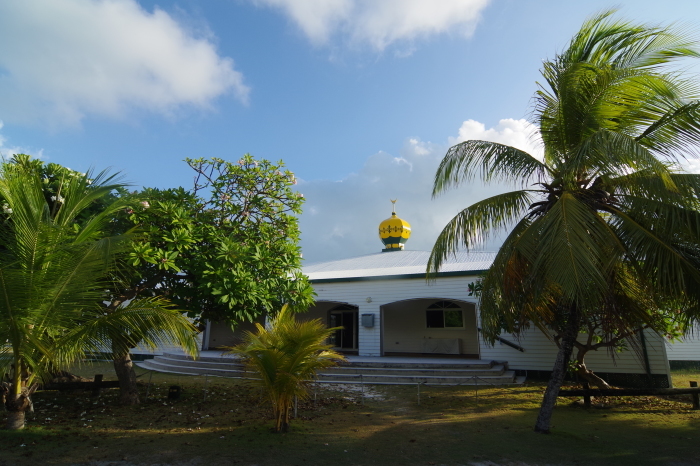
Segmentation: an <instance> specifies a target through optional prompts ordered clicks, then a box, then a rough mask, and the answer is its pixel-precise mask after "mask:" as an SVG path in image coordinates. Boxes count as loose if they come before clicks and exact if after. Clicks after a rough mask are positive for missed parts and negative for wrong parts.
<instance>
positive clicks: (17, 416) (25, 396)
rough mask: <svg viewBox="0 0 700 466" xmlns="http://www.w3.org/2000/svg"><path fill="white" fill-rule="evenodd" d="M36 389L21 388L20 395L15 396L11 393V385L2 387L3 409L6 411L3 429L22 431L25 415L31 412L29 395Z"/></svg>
mask: <svg viewBox="0 0 700 466" xmlns="http://www.w3.org/2000/svg"><path fill="white" fill-rule="evenodd" d="M34 390H36V387H32V388H31V389H27V388H26V387H22V393H20V394H19V395H15V394H13V393H12V385H10V384H7V386H6V387H4V398H5V400H4V401H5V409H6V410H7V422H6V424H5V428H6V429H8V430H19V429H24V421H25V413H26V412H27V411H33V408H32V400H31V395H32V393H34Z"/></svg>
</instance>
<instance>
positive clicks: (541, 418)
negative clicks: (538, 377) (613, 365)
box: [535, 304, 580, 434]
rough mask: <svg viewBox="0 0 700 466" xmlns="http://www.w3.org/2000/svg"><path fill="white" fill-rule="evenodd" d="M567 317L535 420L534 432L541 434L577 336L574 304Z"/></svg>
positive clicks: (544, 429)
mask: <svg viewBox="0 0 700 466" xmlns="http://www.w3.org/2000/svg"><path fill="white" fill-rule="evenodd" d="M567 317H568V319H567V322H566V329H565V331H564V334H563V335H562V339H561V342H560V344H559V351H558V352H557V359H556V360H555V361H554V368H553V369H552V375H551V377H550V379H549V383H548V384H547V389H546V390H545V392H544V397H543V398H542V405H541V406H540V412H539V414H538V415H537V422H536V423H535V432H538V433H541V434H548V433H549V429H550V423H551V420H552V414H554V405H555V404H556V402H557V396H558V395H559V389H560V388H561V384H562V382H563V381H564V376H565V375H566V370H567V365H568V363H569V359H571V353H572V352H573V350H574V341H575V340H576V337H578V331H579V327H580V319H579V311H578V308H577V307H576V305H575V304H573V305H571V307H570V308H569V315H568V316H567Z"/></svg>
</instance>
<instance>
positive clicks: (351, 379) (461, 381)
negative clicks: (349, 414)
mask: <svg viewBox="0 0 700 466" xmlns="http://www.w3.org/2000/svg"><path fill="white" fill-rule="evenodd" d="M318 381H319V382H335V383H366V384H382V385H383V384H392V383H393V384H417V383H422V384H427V385H484V386H487V385H504V384H513V383H515V372H514V371H507V372H505V373H503V374H502V375H495V376H445V375H439V374H437V375H429V376H410V375H405V376H396V375H380V374H374V375H364V374H362V377H360V375H355V374H347V375H345V376H343V375H340V374H326V373H320V374H318Z"/></svg>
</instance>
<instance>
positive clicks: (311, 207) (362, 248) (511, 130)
mask: <svg viewBox="0 0 700 466" xmlns="http://www.w3.org/2000/svg"><path fill="white" fill-rule="evenodd" d="M532 129H533V128H532V126H531V125H530V124H529V123H527V122H526V121H525V120H510V119H509V120H501V121H500V122H499V124H498V125H496V126H495V127H494V128H488V129H487V128H486V127H485V126H484V125H483V124H481V123H479V122H476V121H473V120H468V121H465V122H464V123H463V124H462V126H461V128H460V130H459V133H458V136H456V137H454V138H449V140H448V143H449V144H450V145H452V144H456V143H458V142H461V141H463V140H466V138H469V139H486V140H491V141H494V142H500V143H504V144H509V145H515V146H517V147H519V148H521V149H523V150H532V151H536V150H537V143H536V141H537V137H536V136H532ZM532 141H534V142H532ZM447 149H448V145H447V144H433V143H429V142H422V141H420V140H419V139H416V138H411V139H408V140H407V141H406V144H405V145H404V147H403V149H402V150H401V153H400V155H399V156H393V155H390V154H387V153H386V152H379V153H377V154H374V155H372V156H371V157H369V158H368V159H367V161H366V162H365V165H364V167H363V168H362V169H361V170H360V171H359V172H358V173H354V174H351V175H350V176H348V177H346V178H345V179H343V180H342V181H327V180H318V181H301V182H300V183H299V190H300V191H301V192H303V193H304V196H305V198H306V200H307V201H306V205H305V206H304V214H303V215H302V216H301V220H300V224H301V231H302V248H303V249H304V258H305V260H306V261H308V262H316V261H322V260H332V259H341V258H346V257H352V256H358V255H362V254H371V253H376V252H379V251H381V249H382V243H381V242H380V240H379V237H378V233H377V228H378V226H379V222H381V221H382V220H384V219H385V218H388V217H389V216H390V215H391V202H390V201H389V199H396V198H398V202H397V203H396V212H397V213H398V215H399V216H400V217H401V218H403V219H405V220H406V221H408V222H409V223H410V224H411V227H412V235H411V238H410V239H409V240H408V243H407V244H406V248H407V249H412V250H430V249H431V248H432V246H433V243H434V242H435V239H436V238H437V235H438V234H439V233H440V231H441V230H442V228H443V227H444V226H445V224H447V222H448V221H449V220H450V219H451V218H452V217H453V216H454V215H455V214H457V212H459V211H460V210H462V209H463V208H465V207H467V206H468V205H470V204H472V203H474V202H476V201H478V200H481V199H484V198H486V197H489V196H492V195H494V194H497V193H499V192H503V191H504V190H506V189H508V187H506V186H503V185H497V184H490V185H488V186H484V185H482V184H480V183H471V184H464V185H462V186H461V187H459V188H458V189H454V190H451V191H448V192H447V193H445V194H444V195H440V196H439V197H438V198H436V199H434V200H433V199H432V198H431V192H432V186H433V177H434V176H435V170H436V169H437V167H438V165H439V163H440V160H442V158H443V157H444V155H445V152H446V151H447ZM496 241H497V240H496ZM495 245H496V243H495V242H494V243H493V244H492V245H491V246H492V247H493V246H495Z"/></svg>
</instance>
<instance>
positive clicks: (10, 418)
mask: <svg viewBox="0 0 700 466" xmlns="http://www.w3.org/2000/svg"><path fill="white" fill-rule="evenodd" d="M24 417H25V416H24V411H10V412H8V413H7V422H6V423H5V429H7V430H20V429H24Z"/></svg>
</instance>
